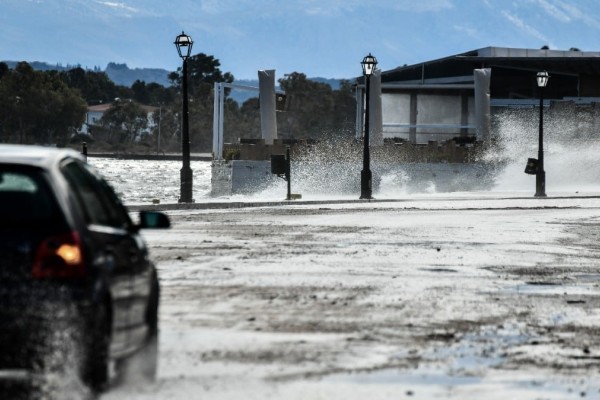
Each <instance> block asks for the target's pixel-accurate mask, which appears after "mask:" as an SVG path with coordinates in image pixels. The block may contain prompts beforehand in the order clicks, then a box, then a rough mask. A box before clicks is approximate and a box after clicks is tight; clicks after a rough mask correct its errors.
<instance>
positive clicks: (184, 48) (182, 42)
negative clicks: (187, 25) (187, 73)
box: [175, 32, 194, 60]
mask: <svg viewBox="0 0 600 400" xmlns="http://www.w3.org/2000/svg"><path fill="white" fill-rule="evenodd" d="M193 44H194V41H193V40H192V37H191V36H190V35H186V34H185V32H181V35H179V36H177V37H176V38H175V46H177V52H178V53H179V57H181V58H182V59H184V60H186V59H187V58H189V56H190V55H191V54H192V45H193Z"/></svg>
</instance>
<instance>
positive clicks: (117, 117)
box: [100, 100, 148, 143]
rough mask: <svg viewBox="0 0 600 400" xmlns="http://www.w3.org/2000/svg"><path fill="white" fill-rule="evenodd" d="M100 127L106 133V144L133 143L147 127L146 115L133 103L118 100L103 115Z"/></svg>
mask: <svg viewBox="0 0 600 400" xmlns="http://www.w3.org/2000/svg"><path fill="white" fill-rule="evenodd" d="M100 125H102V126H103V127H104V128H105V129H107V131H108V137H107V141H108V142H113V141H117V142H118V143H133V142H134V141H136V140H138V139H140V138H141V137H142V133H143V132H144V130H145V129H146V128H147V127H148V114H147V112H146V111H145V110H144V109H143V108H142V107H141V106H140V105H139V104H137V103H135V102H133V101H129V100H119V101H115V102H114V103H113V105H112V107H111V108H109V109H108V111H106V112H105V113H104V115H103V116H102V118H101V119H100Z"/></svg>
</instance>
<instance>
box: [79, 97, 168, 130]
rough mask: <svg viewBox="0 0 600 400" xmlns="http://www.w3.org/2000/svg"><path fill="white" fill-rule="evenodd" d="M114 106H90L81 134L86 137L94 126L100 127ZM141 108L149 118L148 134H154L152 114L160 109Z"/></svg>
mask: <svg viewBox="0 0 600 400" xmlns="http://www.w3.org/2000/svg"><path fill="white" fill-rule="evenodd" d="M112 106H113V103H106V104H98V105H95V106H88V109H87V114H86V116H85V122H84V123H83V126H82V127H81V129H79V131H80V132H81V133H84V134H86V135H89V134H90V128H92V127H94V126H100V120H101V119H102V116H103V115H104V113H105V112H107V111H108V110H109V109H110V108H111V107H112ZM139 106H140V107H141V108H142V109H143V110H144V111H146V115H147V118H148V127H147V128H146V132H148V133H150V132H152V130H153V129H154V127H155V125H156V124H155V123H154V120H153V118H152V114H153V113H155V112H157V111H158V110H159V108H158V107H153V106H147V105H143V104H139Z"/></svg>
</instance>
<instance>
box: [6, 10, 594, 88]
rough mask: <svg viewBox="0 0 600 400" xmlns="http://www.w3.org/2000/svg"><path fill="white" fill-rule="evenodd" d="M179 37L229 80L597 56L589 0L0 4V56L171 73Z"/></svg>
mask: <svg viewBox="0 0 600 400" xmlns="http://www.w3.org/2000/svg"><path fill="white" fill-rule="evenodd" d="M182 30H185V32H186V33H188V34H190V35H191V36H192V37H193V39H194V49H193V52H194V53H199V52H203V53H207V54H210V55H213V56H215V57H216V58H218V59H219V60H220V61H221V68H222V70H224V71H227V72H231V73H233V74H234V76H235V77H236V78H237V79H255V78H256V71H257V70H259V69H276V70H277V75H278V76H283V74H285V73H290V72H302V73H305V74H307V75H308V76H310V77H325V78H352V77H354V76H357V75H360V73H361V69H360V61H361V60H362V58H363V57H364V56H365V55H366V54H367V53H369V52H372V53H373V55H375V56H376V57H377V59H378V60H379V67H380V68H382V69H383V70H388V69H392V68H395V67H397V66H400V65H403V64H413V63H418V62H421V61H427V60H431V59H435V58H440V57H445V56H448V55H452V54H456V53H460V52H464V51H467V50H472V49H477V48H481V47H487V46H506V47H525V48H535V49H537V48H540V47H542V46H544V45H548V46H550V47H551V48H553V49H569V48H571V47H577V48H580V49H582V50H589V51H600V1H598V0H569V1H567V0H363V1H359V0H168V1H166V0H0V59H3V60H11V61H21V60H24V61H46V62H50V63H62V64H63V65H66V64H71V65H74V64H81V65H82V66H84V67H89V68H92V67H94V66H99V67H101V68H102V69H103V68H104V67H105V66H106V64H107V63H108V62H111V61H114V62H119V63H127V65H129V67H132V68H134V67H149V68H165V69H168V70H175V69H176V68H177V67H178V66H179V65H180V63H181V60H180V59H179V58H178V56H177V52H176V50H175V47H174V45H173V40H174V39H175V36H177V35H178V34H179V33H180V32H181V31H182Z"/></svg>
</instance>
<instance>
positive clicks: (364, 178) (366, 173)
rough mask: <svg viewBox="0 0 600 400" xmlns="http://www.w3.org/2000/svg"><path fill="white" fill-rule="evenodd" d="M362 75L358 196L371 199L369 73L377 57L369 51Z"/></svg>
mask: <svg viewBox="0 0 600 400" xmlns="http://www.w3.org/2000/svg"><path fill="white" fill-rule="evenodd" d="M361 65H362V69H363V75H364V76H365V90H366V99H365V101H366V105H365V133H364V137H363V169H362V171H361V173H360V198H361V199H372V198H373V196H372V194H373V175H372V174H371V155H370V154H369V101H370V91H371V90H370V89H371V84H370V83H371V75H373V71H374V70H375V66H376V65H377V59H376V58H375V57H373V56H372V55H371V53H369V55H368V56H366V57H365V58H363V60H362V62H361Z"/></svg>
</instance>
